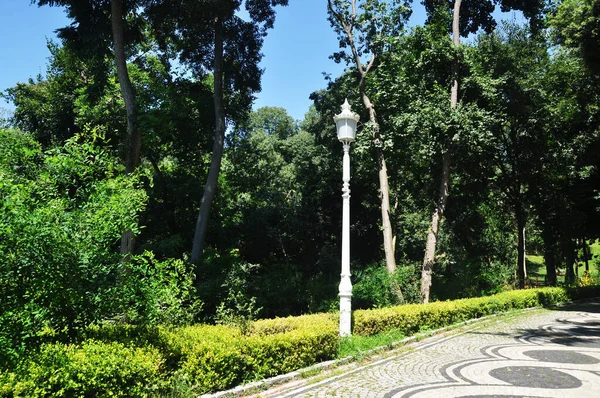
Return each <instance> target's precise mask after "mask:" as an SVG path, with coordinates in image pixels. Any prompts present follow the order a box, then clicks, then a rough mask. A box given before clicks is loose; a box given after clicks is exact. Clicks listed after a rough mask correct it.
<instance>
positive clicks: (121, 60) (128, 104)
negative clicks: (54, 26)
mask: <svg viewBox="0 0 600 398" xmlns="http://www.w3.org/2000/svg"><path fill="white" fill-rule="evenodd" d="M111 14H112V15H111V22H112V32H113V44H114V52H115V64H116V67H117V76H118V78H119V86H120V88H121V95H123V101H124V102H125V110H126V112H127V139H126V141H125V173H126V174H130V173H132V172H133V171H134V170H135V169H136V168H137V166H138V165H139V164H140V156H141V155H140V154H141V148H142V137H141V134H140V133H139V131H138V129H137V115H136V104H135V96H134V94H133V86H132V84H131V80H130V79H129V73H128V72H127V57H126V55H125V33H124V32H125V29H124V26H123V1H122V0H112V2H111ZM133 247H134V238H133V232H131V231H127V232H125V233H124V234H123V235H122V236H121V250H120V251H121V254H129V253H132V252H133Z"/></svg>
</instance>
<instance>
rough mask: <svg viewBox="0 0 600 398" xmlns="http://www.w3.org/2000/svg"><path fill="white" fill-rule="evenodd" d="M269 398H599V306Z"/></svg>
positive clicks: (527, 318) (469, 337)
mask: <svg viewBox="0 0 600 398" xmlns="http://www.w3.org/2000/svg"><path fill="white" fill-rule="evenodd" d="M264 396H279V397H318V398H321V397H323V398H324V397H338V398H354V397H365V398H408V397H411V398H442V397H462V398H484V397H485V398H495V397H497V398H500V397H501V398H509V397H542V398H551V397H559V398H570V397H573V398H587V397H589V398H600V303H587V304H580V305H577V306H571V307H567V308H564V309H562V310H557V311H539V312H533V313H529V314H525V315H522V316H519V317H517V318H511V319H508V321H506V322H502V321H499V322H495V323H493V324H488V325H487V326H478V327H477V326H476V327H474V328H471V329H470V330H466V331H463V332H459V333H455V334H453V335H450V336H445V337H437V338H432V339H428V340H426V341H423V342H421V343H418V344H416V345H415V346H414V350H413V351H410V352H408V353H403V354H400V355H397V356H394V357H391V358H386V359H382V360H379V361H376V362H373V363H370V364H368V365H365V366H361V367H359V368H355V369H353V370H350V371H348V372H346V373H344V374H341V375H338V376H335V377H332V378H330V379H327V380H323V381H321V382H319V383H315V384H312V385H306V386H303V387H299V388H296V389H294V390H291V391H289V390H288V391H287V392H283V391H281V392H280V393H278V394H275V395H273V394H268V392H267V394H265V395H264Z"/></svg>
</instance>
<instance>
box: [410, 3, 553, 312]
mask: <svg viewBox="0 0 600 398" xmlns="http://www.w3.org/2000/svg"><path fill="white" fill-rule="evenodd" d="M423 4H424V5H425V8H426V10H427V13H428V15H429V19H428V22H429V23H443V22H444V20H448V16H449V15H451V16H452V19H451V21H452V22H451V29H450V31H451V32H452V39H453V44H454V46H455V49H456V55H455V60H454V62H453V64H452V83H451V88H450V107H451V108H452V109H455V108H456V107H457V105H458V96H459V80H460V76H459V70H460V60H459V51H458V50H459V46H460V36H466V35H468V34H469V33H476V32H477V31H478V30H479V29H483V30H485V31H486V32H491V31H492V29H493V28H494V27H495V26H496V22H495V21H494V19H493V17H492V13H493V12H494V10H495V8H496V5H498V4H499V5H500V9H501V10H502V11H504V12H506V11H509V10H512V9H514V10H520V11H523V13H524V15H525V16H526V17H528V18H530V20H531V22H532V25H534V26H537V23H538V21H539V16H540V13H541V10H542V7H543V6H544V0H533V1H531V0H529V1H527V0H516V1H515V0H483V1H478V0H454V1H450V2H448V1H446V0H423ZM448 5H450V6H451V10H452V11H451V13H450V12H449V10H448ZM461 13H462V15H463V17H464V20H462V21H461ZM451 163H452V139H451V137H447V140H446V147H445V149H444V152H443V163H442V173H441V174H442V175H441V178H440V188H439V193H438V197H437V200H436V204H435V207H434V209H433V213H432V216H431V226H430V228H429V231H428V233H427V241H426V246H425V256H424V258H423V266H422V271H421V300H422V302H424V303H427V302H429V296H430V291H431V275H432V267H433V263H434V261H435V250H436V245H437V237H438V233H439V226H440V220H441V219H442V217H443V215H444V210H445V208H446V202H447V200H448V195H449V184H450V170H451Z"/></svg>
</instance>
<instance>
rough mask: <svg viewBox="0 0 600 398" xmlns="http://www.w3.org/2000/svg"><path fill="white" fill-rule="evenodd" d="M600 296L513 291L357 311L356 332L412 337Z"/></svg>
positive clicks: (596, 291) (592, 291)
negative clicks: (484, 318) (493, 316)
mask: <svg viewBox="0 0 600 398" xmlns="http://www.w3.org/2000/svg"><path fill="white" fill-rule="evenodd" d="M598 296H600V287H596V286H592V287H589V288H567V289H565V288H560V287H546V288H541V289H528V290H512V291H508V292H503V293H498V294H495V295H493V296H488V297H477V298H470V299H461V300H454V301H437V302H433V303H429V304H408V305H401V306H396V307H388V308H378V309H372V310H358V311H355V312H354V314H353V316H354V329H353V333H354V334H358V335H362V336H371V335H375V334H378V333H384V332H387V331H389V330H392V329H395V330H399V331H401V332H402V333H403V334H404V335H406V336H410V335H412V334H414V333H416V332H418V331H419V330H423V329H438V328H441V327H444V326H448V325H451V324H454V323H457V322H462V321H466V320H468V319H475V318H480V317H482V316H486V315H491V314H497V313H501V312H505V311H508V310H511V309H522V308H531V307H536V306H547V305H552V304H558V303H562V302H565V301H568V300H577V299H583V298H590V297H598Z"/></svg>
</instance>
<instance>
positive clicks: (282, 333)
mask: <svg viewBox="0 0 600 398" xmlns="http://www.w3.org/2000/svg"><path fill="white" fill-rule="evenodd" d="M598 296H600V287H585V288H574V289H565V288H542V289H530V290H519V291H510V292H504V293H500V294H496V295H493V296H489V297H479V298H471V299H462V300H455V301H445V302H433V303H430V304H409V305H403V306H397V307H390V308H380V309H373V310H359V311H355V312H354V330H353V333H354V334H358V335H365V336H369V335H373V334H377V333H383V332H387V331H390V330H393V329H396V330H399V331H401V332H402V333H403V334H404V335H407V336H408V335H411V334H414V333H415V332H418V331H420V330H423V329H436V328H440V327H444V326H448V325H451V324H453V323H457V322H461V321H465V320H468V319H473V318H479V317H482V316H486V315H491V314H495V313H500V312H505V311H507V310H511V309H520V308H528V307H534V306H540V305H552V304H557V303H560V302H565V301H568V300H576V299H583V298H590V297H598ZM338 319H339V318H338V316H337V315H335V314H316V315H305V316H300V317H289V318H277V319H270V320H261V321H257V322H254V323H253V324H252V325H251V326H250V328H249V330H248V332H247V334H245V335H244V334H242V333H241V331H240V330H239V329H237V328H233V327H226V326H210V325H195V326H189V327H179V328H169V327H135V326H124V325H121V326H117V325H105V326H102V327H90V328H88V330H87V331H86V333H85V334H84V335H83V336H82V337H81V339H82V340H81V341H80V342H79V343H74V344H68V345H66V344H62V343H46V344H44V345H43V346H42V348H41V349H40V350H39V351H38V352H37V354H36V355H33V356H31V358H28V359H27V360H26V361H25V362H23V363H22V364H21V366H19V367H18V368H17V369H13V370H11V371H6V370H5V371H4V373H2V372H0V396H6V397H19V396H27V397H29V396H59V397H60V396H117V397H118V396H142V397H143V396H160V395H173V390H172V389H173V388H175V387H173V383H174V381H181V380H185V381H186V383H188V387H189V389H190V390H191V391H193V393H194V394H202V393H206V392H213V391H217V390H223V389H227V388H231V387H233V386H236V385H239V384H241V383H245V382H250V381H255V380H259V379H263V378H266V377H270V376H275V375H278V374H283V373H286V372H290V371H293V370H297V369H300V368H303V367H306V366H310V365H312V364H315V363H317V362H320V361H324V360H328V359H333V358H335V357H336V356H337V350H338V342H339V337H338Z"/></svg>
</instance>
